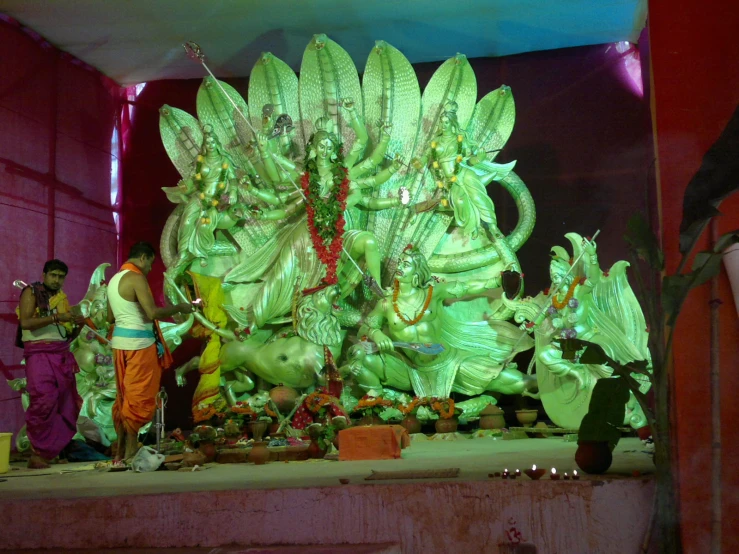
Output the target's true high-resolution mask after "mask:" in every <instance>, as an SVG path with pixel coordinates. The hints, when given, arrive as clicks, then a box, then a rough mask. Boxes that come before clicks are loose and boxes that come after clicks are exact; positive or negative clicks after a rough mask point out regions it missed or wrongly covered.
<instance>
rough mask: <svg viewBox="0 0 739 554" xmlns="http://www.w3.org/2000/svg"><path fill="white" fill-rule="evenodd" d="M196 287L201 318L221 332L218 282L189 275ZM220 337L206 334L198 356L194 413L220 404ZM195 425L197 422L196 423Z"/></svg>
mask: <svg viewBox="0 0 739 554" xmlns="http://www.w3.org/2000/svg"><path fill="white" fill-rule="evenodd" d="M190 275H191V276H192V281H193V283H194V285H195V292H196V294H197V295H198V297H199V298H200V299H202V301H203V315H205V317H206V318H207V319H208V320H209V321H211V322H212V323H213V324H214V325H216V326H217V327H218V328H219V329H223V328H224V327H226V325H227V324H228V316H227V315H226V312H225V311H224V310H223V308H222V307H221V306H222V304H223V301H224V297H223V287H222V283H221V280H220V279H218V278H217V277H208V276H205V275H198V274H197V273H192V272H191V273H190ZM220 355H221V337H220V336H219V335H218V334H216V333H213V332H212V331H211V332H209V334H208V344H206V346H205V350H203V353H202V354H201V355H200V364H199V365H198V371H199V372H200V381H198V386H197V388H196V389H195V394H194V395H193V398H192V408H193V413H194V414H196V419H197V413H198V412H199V411H201V410H203V409H204V408H206V407H207V406H208V405H210V404H214V403H222V402H223V398H222V397H221V394H220V385H221V361H220ZM196 423H197V421H196Z"/></svg>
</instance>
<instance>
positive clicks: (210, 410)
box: [192, 404, 217, 423]
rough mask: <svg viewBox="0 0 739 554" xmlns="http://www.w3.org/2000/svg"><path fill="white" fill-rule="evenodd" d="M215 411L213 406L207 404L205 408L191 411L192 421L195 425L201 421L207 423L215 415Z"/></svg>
mask: <svg viewBox="0 0 739 554" xmlns="http://www.w3.org/2000/svg"><path fill="white" fill-rule="evenodd" d="M216 413H217V412H216V409H215V408H214V407H213V404H208V405H207V406H205V407H203V408H199V409H195V410H193V413H192V415H193V421H194V422H195V423H200V422H201V421H208V420H209V419H210V418H212V417H213V416H215V415H216Z"/></svg>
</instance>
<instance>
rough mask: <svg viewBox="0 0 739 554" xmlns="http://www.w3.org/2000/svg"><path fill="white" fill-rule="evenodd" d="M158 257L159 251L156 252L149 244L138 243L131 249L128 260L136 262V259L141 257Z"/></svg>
mask: <svg viewBox="0 0 739 554" xmlns="http://www.w3.org/2000/svg"><path fill="white" fill-rule="evenodd" d="M156 255H157V251H156V250H154V247H153V246H152V245H151V243H149V242H137V243H136V244H134V245H133V246H132V247H131V250H130V251H129V253H128V259H129V260H135V259H136V258H140V257H141V256H146V257H147V258H153V257H154V256H156Z"/></svg>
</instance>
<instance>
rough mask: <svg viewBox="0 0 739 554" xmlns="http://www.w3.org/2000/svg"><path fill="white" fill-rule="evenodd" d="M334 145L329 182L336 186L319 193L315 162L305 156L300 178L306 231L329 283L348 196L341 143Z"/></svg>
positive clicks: (339, 248) (338, 251)
mask: <svg viewBox="0 0 739 554" xmlns="http://www.w3.org/2000/svg"><path fill="white" fill-rule="evenodd" d="M336 149H337V155H338V159H337V161H336V162H333V164H332V167H331V173H332V175H333V184H334V186H338V190H332V191H330V192H331V194H329V196H328V198H323V197H321V183H320V180H319V175H318V165H317V164H316V161H315V160H312V159H308V160H306V163H305V168H306V170H305V173H303V177H302V178H301V180H300V184H301V188H302V189H303V194H304V195H305V199H306V203H305V210H306V214H307V220H308V231H309V232H310V238H311V241H312V242H313V247H314V248H315V249H316V254H317V255H318V259H319V260H320V261H321V263H323V265H325V266H326V279H325V282H326V283H327V284H329V285H335V284H336V283H337V282H338V277H337V275H336V271H337V267H338V264H339V258H340V257H341V251H342V249H343V246H344V226H345V225H346V220H345V219H344V210H346V199H347V197H348V196H349V178H348V177H347V175H348V171H347V169H346V168H345V167H344V165H343V163H342V161H343V160H342V158H341V155H340V151H341V146H340V145H337V147H336Z"/></svg>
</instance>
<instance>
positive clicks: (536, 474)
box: [524, 464, 547, 481]
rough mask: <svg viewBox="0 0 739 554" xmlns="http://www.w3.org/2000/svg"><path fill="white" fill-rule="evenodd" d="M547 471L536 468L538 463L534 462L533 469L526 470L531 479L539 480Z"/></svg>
mask: <svg viewBox="0 0 739 554" xmlns="http://www.w3.org/2000/svg"><path fill="white" fill-rule="evenodd" d="M546 472H547V470H546V469H536V464H534V465H533V466H532V467H531V469H527V470H525V471H524V473H525V474H526V475H527V476H528V477H529V479H532V480H534V481H538V480H539V479H541V478H542V477H543V476H544V474H545V473H546Z"/></svg>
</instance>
